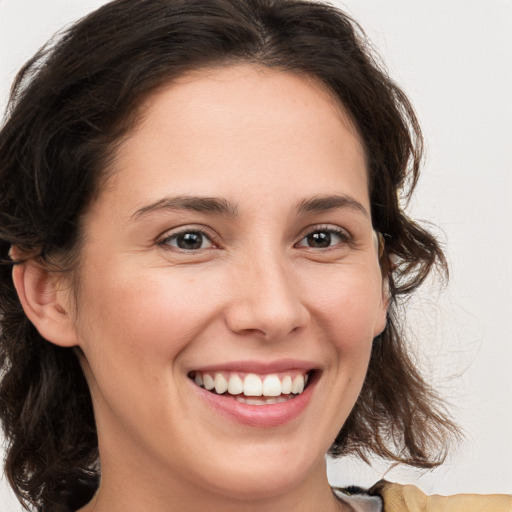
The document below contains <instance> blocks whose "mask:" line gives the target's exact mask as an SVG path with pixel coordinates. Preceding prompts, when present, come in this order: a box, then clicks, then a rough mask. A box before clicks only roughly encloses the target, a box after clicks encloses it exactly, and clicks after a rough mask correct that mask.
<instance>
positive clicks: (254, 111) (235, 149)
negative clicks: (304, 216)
mask: <svg viewBox="0 0 512 512" xmlns="http://www.w3.org/2000/svg"><path fill="white" fill-rule="evenodd" d="M112 167H113V168H112V171H113V178H114V184H116V183H117V186H119V187H123V188H125V189H126V190H127V193H128V192H129V190H128V189H130V190H131V192H132V193H134V192H136V193H137V194H138V195H139V196H140V197H144V198H145V199H147V200H151V199H154V200H158V195H161V194H162V193H163V192H165V191H164V190H158V189H159V188H163V189H166V188H167V189H173V190H167V191H166V193H172V194H173V195H179V194H189V193H191V192H193V193H197V194H203V195H208V196H226V195H228V196H229V195H230V194H231V195H240V194H242V193H243V192H244V191H246V192H248V193H250V194H252V195H254V194H255V193H256V192H257V191H262V193H264V194H266V193H267V192H268V190H266V191H265V187H262V185H267V186H269V187H271V186H272V185H273V186H274V188H281V190H282V192H283V193H284V192H286V194H287V195H290V194H293V193H294V190H295V192H296V196H297V197H296V198H295V199H299V200H300V198H301V197H299V196H300V195H302V196H308V195H309V196H311V195H312V193H314V191H313V190H310V189H311V188H312V187H314V186H315V184H317V185H318V186H319V187H320V188H322V187H323V190H318V191H317V192H318V193H319V194H331V193H333V192H336V193H344V192H345V191H344V190H333V188H336V187H341V188H343V186H344V185H343V183H342V182H340V179H341V180H343V176H345V178H346V177H347V176H349V177H351V178H354V176H356V177H357V179H356V180H355V181H357V183H356V185H357V186H356V188H357V189H358V193H361V194H363V195H365V196H367V176H366V174H367V173H366V161H365V152H364V149H363V145H362V143H361V140H360V137H359V135H358V133H357V131H356V129H355V128H354V125H353V123H352V122H351V120H350V118H349V116H348V115H347V114H346V112H345V111H344V109H343V107H342V105H341V104H340V103H339V101H338V100H337V99H336V98H335V97H334V96H333V94H332V93H331V92H330V91H329V90H328V88H327V87H326V86H325V85H323V84H321V83H320V82H319V81H318V80H315V79H313V78H311V77H309V76H306V75H298V74H296V73H290V72H286V71H283V70H279V69H269V68H266V67H261V66H253V65H239V66H232V67H225V68H212V69H203V70H200V71H195V72H193V73H188V74H186V75H183V76H181V77H179V78H178V79H177V80H175V81H174V82H173V83H171V84H167V85H166V86H165V87H162V88H160V89H159V90H158V91H157V92H155V93H154V94H153V95H152V96H151V97H150V98H148V99H147V100H146V101H145V102H144V104H143V105H142V106H141V109H140V116H139V121H138V123H137V124H136V126H135V128H134V129H133V130H132V131H131V132H130V133H129V135H128V136H127V137H126V138H125V140H124V141H123V142H122V143H121V144H120V145H119V146H118V149H117V152H116V155H115V159H114V162H113V166H112ZM352 181H354V180H352ZM354 183H355V182H354ZM157 184H160V185H157ZM292 185H293V186H292ZM160 186H161V187H160ZM308 191H309V192H310V193H308ZM152 195H153V196H154V197H150V196H152ZM233 199H235V200H236V199H237V198H236V197H235V198H233Z"/></svg>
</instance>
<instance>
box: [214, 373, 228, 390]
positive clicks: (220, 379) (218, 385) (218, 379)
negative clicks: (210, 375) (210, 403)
mask: <svg viewBox="0 0 512 512" xmlns="http://www.w3.org/2000/svg"><path fill="white" fill-rule="evenodd" d="M227 389H228V381H227V380H226V379H225V377H224V375H222V373H216V374H215V391H216V392H217V393H218V394H219V395H222V393H225V392H226V391H227Z"/></svg>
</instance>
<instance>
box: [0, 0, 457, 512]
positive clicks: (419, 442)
mask: <svg viewBox="0 0 512 512" xmlns="http://www.w3.org/2000/svg"><path fill="white" fill-rule="evenodd" d="M237 63H255V64H258V65H264V66H268V67H271V68H279V69H283V70H289V71H291V72H294V73H299V74H303V75H306V76H312V77H315V78H316V79H319V80H320V81H322V82H323V83H324V84H325V85H326V86H327V87H328V88H329V89H330V90H331V91H332V93H333V94H334V95H335V97H337V98H338V100H339V102H340V103H341V104H342V105H343V107H344V108H345V110H346V111H347V112H348V114H349V115H350V117H351V118H352V120H353V122H354V124H355V126H356V127H357V130H358V131H359V134H360V136H361V139H362V140H363V142H364V146H365V149H366V155H367V162H368V174H369V183H370V191H369V192H370V197H371V213H372V221H373V226H374V228H375V229H376V230H378V231H379V232H380V233H382V234H384V237H385V240H386V243H385V247H384V252H383V255H382V258H381V267H382V271H383V273H384V274H388V275H389V280H390V297H391V306H390V308H389V314H388V323H387V327H386V329H385V331H384V332H383V333H382V334H381V335H380V336H379V337H377V338H376V339H375V340H374V344H373V352H372V355H371V360H370V365H369V370H368V375H367V377H366V381H365V383H364V386H363V389H362V391H361V394H360V397H359V399H358V401H357V403H356V405H355V407H354V409H353V411H352V413H351V414H350V417H349V418H348V420H347V422H346V423H345V425H344V426H343V428H342V430H341V432H340V433H339V435H338V436H337V438H336V441H335V442H334V444H333V446H332V447H331V454H332V455H334V456H341V455H346V454H357V455H359V456H360V457H362V458H363V459H365V460H368V457H369V456H370V455H371V454H372V453H373V454H377V455H379V456H381V457H384V458H386V459H390V460H392V461H396V462H403V463H406V464H410V465H413V466H419V467H423V468H429V467H432V466H434V465H436V464H439V463H440V462H441V461H442V460H443V458H444V455H445V448H446V440H447V438H449V437H451V434H454V433H456V432H457V429H456V427H455V426H454V425H453V423H452V422H451V421H450V420H449V419H448V418H447V417H446V415H445V413H444V407H443V404H442V402H440V401H439V400H438V398H437V397H436V395H435V393H434V392H433V390H432V389H431V388H430V387H429V385H428V384H427V383H426V382H425V381H424V380H423V378H422V377H421V375H420V374H419V372H418V369H417V367H416V366H415V364H414V362H413V361H412V359H411V357H410V355H409V352H408V348H407V346H406V342H405V340H404V339H403V334H402V324H401V322H402V320H401V318H402V317H401V316H399V315H397V313H396V311H397V307H398V306H400V304H401V303H402V302H403V299H404V298H406V297H408V296H409V295H410V294H411V293H412V292H414V291H415V290H416V288H417V287H418V286H419V285H420V284H421V283H422V282H423V281H424V280H425V278H426V277H427V275H428V274H429V273H430V271H431V270H432V269H433V268H434V267H439V268H440V269H441V270H442V271H446V262H445V258H444V255H443V252H442V250H441V249H440V246H439V244H438V242H437V241H436V239H435V238H434V237H433V236H432V235H431V234H430V233H429V232H428V231H426V230H425V229H424V228H423V227H421V226H420V225H418V224H417V223H415V222H413V221H412V220H411V219H409V218H408V217H407V215H406V214H405V213H404V210H403V204H402V203H401V201H400V199H399V198H400V197H401V198H402V200H403V201H406V200H407V199H408V198H409V197H410V194H411V193H412V191H413V189H414V187H415V184H416V182H417V179H418V173H419V168H420V163H421V160H422V137H421V132H420V128H419V126H418V122H417V119H416V117H415V114H414V112H413V109H412V107H411V104H410V103H409V101H408V99H407V98H406V96H405V95H404V93H403V92H402V91H401V90H400V88H399V87H397V85H396V84H395V83H394V82H393V81H392V80H391V79H390V78H389V77H388V76H387V73H386V72H385V70H384V69H383V66H382V65H381V64H380V63H379V60H378V59H377V58H376V57H375V56H374V54H373V52H372V50H371V46H370V45H369V43H368V41H367V40H366V38H365V36H364V34H363V32H362V30H361V29H360V27H359V26H358V25H357V24H356V23H355V22H354V21H352V20H351V19H350V18H349V17H348V16H346V15H345V14H344V13H343V12H341V11H339V10H337V9H335V8H334V7H331V6H329V5H326V4H321V3H316V2H310V1H304V0H117V1H114V2H111V3H109V4H107V5H105V6H103V7H102V8H100V9H98V10H97V11H95V12H93V13H92V14H90V15H89V16H87V17H85V18H83V19H82V20H80V21H79V22H78V23H77V24H75V25H74V26H72V27H71V28H69V29H68V30H66V31H65V32H64V33H63V34H61V36H60V37H59V38H58V39H57V40H56V41H54V42H53V43H51V44H49V45H48V46H46V47H44V48H43V49H42V50H40V51H39V52H38V53H37V54H36V55H35V56H34V57H33V58H32V59H31V60H30V61H29V62H28V63H27V64H26V65H25V66H24V67H23V68H22V70H21V71H20V72H19V74H18V76H17V78H16V81H15V83H14V85H13V88H12V93H11V98H10V103H9V106H8V111H7V114H6V119H5V123H4V126H3V128H2V130H1V132H0V184H1V185H0V261H1V265H0V322H1V323H0V326H1V332H0V372H1V384H0V418H1V421H2V424H3V429H4V432H5V436H6V439H7V440H8V446H7V457H6V461H5V472H6V475H7V477H8V479H9V481H10V483H11V485H12V487H13V488H14V491H15V492H16V494H17V496H18V498H19V499H20V501H21V502H22V503H23V504H24V506H25V507H26V508H27V509H30V508H32V509H36V510H40V511H50V510H51V511H52V512H60V511H64V510H69V509H76V508H79V507H80V506H83V505H84V504H85V503H86V502H87V501H88V500H89V499H90V498H91V496H92V494H93V493H94V490H95V489H96V486H97V483H98V478H99V470H98V469H97V467H98V466H97V461H98V445H97V436H96V427H95V422H94V414H93V408H92V403H91V397H90V394H89V389H88V386H87V383H86V380H85V378H84V375H83V372H82V370H81V366H80V363H79V354H77V351H76V350H77V349H68V348H61V347H58V346H56V345H54V344H52V343H49V342H47V341H46V340H44V339H43V338H42V337H41V336H40V334H39V333H38V331H37V330H36V329H35V328H34V326H33V325H32V324H31V323H30V321H29V320H28V319H27V317H26V316H25V314H24V312H23V309H22V306H21V304H20V301H19V299H18V297H17V294H16V291H15V289H14V285H13V281H12V277H11V274H12V265H13V264H16V263H19V262H14V261H12V259H11V257H10V255H9V254H10V252H9V251H10V248H11V247H12V246H15V247H17V248H18V251H19V252H20V254H22V255H24V257H25V258H36V259H37V260H39V262H41V264H43V265H47V266H48V267H49V268H52V269H53V270H58V271H61V272H72V270H73V268H75V266H76V264H77V263H78V262H79V259H80V252H79V245H80V244H79V242H80V233H81V224H80V218H81V214H82V213H83V212H84V211H85V210H86V209H87V208H88V206H89V205H90V204H91V202H92V200H93V199H94V198H95V197H96V196H97V194H98V193H99V192H100V191H101V189H102V185H103V184H104V180H105V174H106V169H107V167H108V165H107V164H108V162H109V159H110V158H111V156H112V154H113V152H114V150H115V148H116V143H118V142H119V141H120V138H121V137H122V136H123V135H124V134H126V133H127V131H128V130H129V129H130V128H131V127H133V125H134V123H135V122H136V120H137V115H136V114H137V107H138V106H140V105H141V103H142V102H143V101H144V100H145V99H146V98H147V97H148V96H149V95H150V94H151V93H152V92H154V91H155V90H156V89H157V88H159V87H161V86H162V85H163V84H165V83H168V82H170V81H172V80H174V79H175V78H176V77H178V76H179V75H181V74H182V73H185V72H187V71H191V70H197V69H201V68H203V67H205V66H208V67H211V66H227V65H232V64H237ZM391 254H393V255H395V258H398V261H399V262H398V264H397V266H396V267H395V266H394V265H391V264H390V255H391Z"/></svg>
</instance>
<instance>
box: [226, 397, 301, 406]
mask: <svg viewBox="0 0 512 512" xmlns="http://www.w3.org/2000/svg"><path fill="white" fill-rule="evenodd" d="M235 400H236V401H237V402H240V403H241V404H248V405H270V404H280V403H283V402H287V401H288V400H291V397H290V398H284V397H279V398H273V397H272V398H266V399H261V398H259V399H258V398H245V397H243V396H240V395H238V396H235Z"/></svg>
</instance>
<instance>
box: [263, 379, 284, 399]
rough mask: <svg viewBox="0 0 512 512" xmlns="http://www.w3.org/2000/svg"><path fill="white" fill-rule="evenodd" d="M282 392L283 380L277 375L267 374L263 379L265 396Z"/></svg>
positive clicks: (277, 394)
mask: <svg viewBox="0 0 512 512" xmlns="http://www.w3.org/2000/svg"><path fill="white" fill-rule="evenodd" d="M280 394H281V381H280V380H279V377H278V376H277V375H267V376H266V377H265V380H264V381H263V395H264V396H279V395H280Z"/></svg>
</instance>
